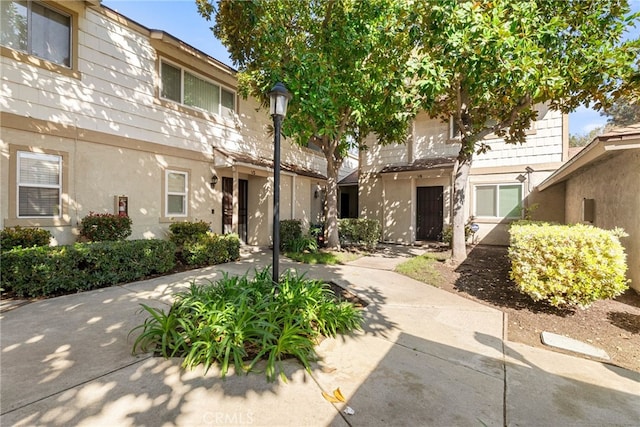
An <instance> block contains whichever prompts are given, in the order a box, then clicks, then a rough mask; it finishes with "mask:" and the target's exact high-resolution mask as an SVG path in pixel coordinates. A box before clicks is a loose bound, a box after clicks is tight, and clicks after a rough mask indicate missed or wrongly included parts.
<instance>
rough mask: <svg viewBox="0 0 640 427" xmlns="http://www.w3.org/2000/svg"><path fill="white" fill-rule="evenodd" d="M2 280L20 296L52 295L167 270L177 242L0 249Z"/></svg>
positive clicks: (86, 244)
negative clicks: (3, 250) (6, 250)
mask: <svg viewBox="0 0 640 427" xmlns="http://www.w3.org/2000/svg"><path fill="white" fill-rule="evenodd" d="M1 257H2V260H1V263H2V277H1V278H0V283H1V284H2V286H1V287H2V288H3V289H4V290H5V291H6V292H15V294H16V295H17V296H19V297H42V296H54V295H62V294H67V293H73V292H79V291H84V290H89V289H96V288H101V287H106V286H111V285H115V284H117V283H123V282H131V281H134V280H139V279H142V278H144V277H146V276H149V275H152V274H162V273H166V272H167V271H170V270H171V269H172V268H173V267H174V265H175V245H174V244H173V243H172V242H169V241H164V240H127V241H117V242H96V243H76V244H75V245H70V246H54V247H49V246H47V247H36V248H29V249H14V250H11V251H8V252H4V253H2V255H1Z"/></svg>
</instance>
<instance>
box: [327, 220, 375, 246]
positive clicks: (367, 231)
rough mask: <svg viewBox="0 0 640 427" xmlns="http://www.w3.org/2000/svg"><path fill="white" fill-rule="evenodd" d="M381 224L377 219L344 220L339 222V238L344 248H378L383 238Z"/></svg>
mask: <svg viewBox="0 0 640 427" xmlns="http://www.w3.org/2000/svg"><path fill="white" fill-rule="evenodd" d="M381 231H382V229H381V227H380V222H378V221H377V220H375V219H364V218H343V219H340V220H338V236H339V238H340V244H341V245H344V246H349V245H355V246H364V247H366V248H369V249H373V248H375V247H376V244H377V243H378V241H379V240H380V236H381Z"/></svg>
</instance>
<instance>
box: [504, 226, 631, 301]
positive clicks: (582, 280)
mask: <svg viewBox="0 0 640 427" xmlns="http://www.w3.org/2000/svg"><path fill="white" fill-rule="evenodd" d="M510 232H511V246H510V247H509V257H510V259H511V278H512V279H513V280H514V281H515V283H516V285H517V286H518V289H519V290H520V291H521V292H523V293H526V294H528V295H529V296H531V297H532V298H533V299H534V300H536V301H537V300H545V301H548V302H549V303H550V304H551V305H553V306H555V307H562V306H579V307H583V308H584V307H588V306H589V305H591V304H592V303H593V302H594V301H596V300H600V299H607V298H613V297H615V296H617V295H620V294H621V293H622V292H624V291H625V290H626V289H627V288H628V280H627V279H626V278H625V271H626V269H627V265H626V255H625V253H624V248H623V247H622V245H621V244H620V240H619V237H620V236H622V235H624V234H623V233H624V232H622V231H621V230H619V229H616V230H613V231H609V230H602V229H599V228H596V227H592V226H589V225H582V224H577V225H550V224H547V223H536V222H531V221H522V222H518V223H515V224H513V225H512V226H511V229H510Z"/></svg>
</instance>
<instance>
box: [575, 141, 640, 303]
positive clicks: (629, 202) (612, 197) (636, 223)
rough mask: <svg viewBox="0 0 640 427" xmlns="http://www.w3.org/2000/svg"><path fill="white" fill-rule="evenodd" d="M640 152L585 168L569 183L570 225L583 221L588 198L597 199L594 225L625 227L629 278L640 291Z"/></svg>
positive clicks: (609, 227) (630, 152)
mask: <svg viewBox="0 0 640 427" xmlns="http://www.w3.org/2000/svg"><path fill="white" fill-rule="evenodd" d="M639 184H640V150H638V149H634V150H628V151H627V150H625V151H624V152H620V153H618V154H616V155H615V156H613V157H611V158H609V159H606V160H604V161H601V162H598V163H596V164H594V165H593V166H591V167H587V168H583V170H581V171H580V172H578V173H576V174H575V175H573V176H572V177H571V178H570V179H569V180H568V181H567V183H566V202H565V212H566V222H568V223H580V222H583V217H582V205H583V200H584V199H593V200H595V220H594V222H593V225H595V226H596V227H600V228H604V229H613V228H615V227H621V228H624V229H625V231H626V232H627V233H628V234H629V237H625V238H622V239H621V242H622V244H623V245H624V246H625V249H626V252H627V264H628V266H629V271H628V277H629V278H630V279H631V280H632V283H631V286H632V287H633V288H634V289H636V290H637V291H639V292H640V214H639V212H640V194H639V193H638V191H637V189H638V185H639Z"/></svg>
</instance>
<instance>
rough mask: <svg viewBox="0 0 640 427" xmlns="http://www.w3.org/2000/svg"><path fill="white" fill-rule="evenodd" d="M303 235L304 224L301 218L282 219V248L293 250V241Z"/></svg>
mask: <svg viewBox="0 0 640 427" xmlns="http://www.w3.org/2000/svg"><path fill="white" fill-rule="evenodd" d="M301 237H302V224H301V222H300V220H299V219H285V220H282V221H280V249H282V250H286V251H287V250H291V245H292V244H293V242H294V241H295V240H297V239H299V238H301Z"/></svg>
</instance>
